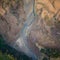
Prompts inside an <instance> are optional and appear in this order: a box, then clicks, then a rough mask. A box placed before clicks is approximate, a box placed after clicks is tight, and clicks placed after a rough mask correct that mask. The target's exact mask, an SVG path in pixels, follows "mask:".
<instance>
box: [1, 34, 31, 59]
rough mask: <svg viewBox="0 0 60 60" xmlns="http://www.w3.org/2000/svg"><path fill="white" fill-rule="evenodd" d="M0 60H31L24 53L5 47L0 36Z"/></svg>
mask: <svg viewBox="0 0 60 60" xmlns="http://www.w3.org/2000/svg"><path fill="white" fill-rule="evenodd" d="M0 60H32V59H31V58H29V57H28V56H26V55H25V54H24V53H22V52H19V51H17V50H15V49H14V48H12V47H10V46H9V45H7V43H6V42H5V41H4V39H3V38H2V36H1V35H0Z"/></svg>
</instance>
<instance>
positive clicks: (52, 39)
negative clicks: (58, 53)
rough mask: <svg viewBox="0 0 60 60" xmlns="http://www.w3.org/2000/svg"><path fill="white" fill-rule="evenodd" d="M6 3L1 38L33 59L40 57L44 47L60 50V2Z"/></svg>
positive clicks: (0, 23)
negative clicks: (41, 47) (40, 50)
mask: <svg viewBox="0 0 60 60" xmlns="http://www.w3.org/2000/svg"><path fill="white" fill-rule="evenodd" d="M4 1H5V0H1V3H3V4H4V5H2V4H1V3H0V34H2V35H3V37H4V38H5V40H6V41H7V42H8V43H11V44H12V45H13V47H15V48H16V49H17V50H21V51H24V52H25V53H26V54H27V55H30V57H31V56H32V57H33V58H36V56H37V57H38V56H40V52H39V48H40V45H41V46H44V47H50V48H58V49H60V0H44V1H43V0H35V2H34V0H23V1H22V0H21V1H20V0H16V1H14V0H12V1H11V2H10V3H9V2H8V0H6V2H5V3H4ZM37 44H38V46H37ZM35 51H36V52H35Z"/></svg>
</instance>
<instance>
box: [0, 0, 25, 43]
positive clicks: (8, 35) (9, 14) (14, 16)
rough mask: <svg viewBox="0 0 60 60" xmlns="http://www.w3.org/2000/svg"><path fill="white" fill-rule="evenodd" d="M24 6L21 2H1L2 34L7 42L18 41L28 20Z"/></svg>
mask: <svg viewBox="0 0 60 60" xmlns="http://www.w3.org/2000/svg"><path fill="white" fill-rule="evenodd" d="M23 5H24V4H23V2H22V1H21V0H20V1H18V0H16V1H13V0H12V1H9V0H6V1H5V0H1V2H0V33H1V34H2V35H3V36H4V37H5V40H7V42H11V41H13V40H16V38H17V37H18V36H17V34H18V33H19V32H20V30H21V28H22V26H23V24H24V22H25V20H26V19H25V12H24V9H23Z"/></svg>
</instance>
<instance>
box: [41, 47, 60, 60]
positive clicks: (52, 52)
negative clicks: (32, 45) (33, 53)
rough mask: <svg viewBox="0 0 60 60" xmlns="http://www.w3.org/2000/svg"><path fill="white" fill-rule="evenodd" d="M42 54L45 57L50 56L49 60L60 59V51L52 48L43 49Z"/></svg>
mask: <svg viewBox="0 0 60 60" xmlns="http://www.w3.org/2000/svg"><path fill="white" fill-rule="evenodd" d="M41 52H42V53H43V54H45V55H47V56H48V58H49V60H50V58H59V57H60V51H58V50H57V49H51V48H44V49H41ZM44 58H45V60H47V58H46V57H44Z"/></svg>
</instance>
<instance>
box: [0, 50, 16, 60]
mask: <svg viewBox="0 0 60 60" xmlns="http://www.w3.org/2000/svg"><path fill="white" fill-rule="evenodd" d="M0 60H16V59H15V58H14V57H13V56H11V55H9V54H6V53H5V54H3V53H2V52H1V51H0Z"/></svg>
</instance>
